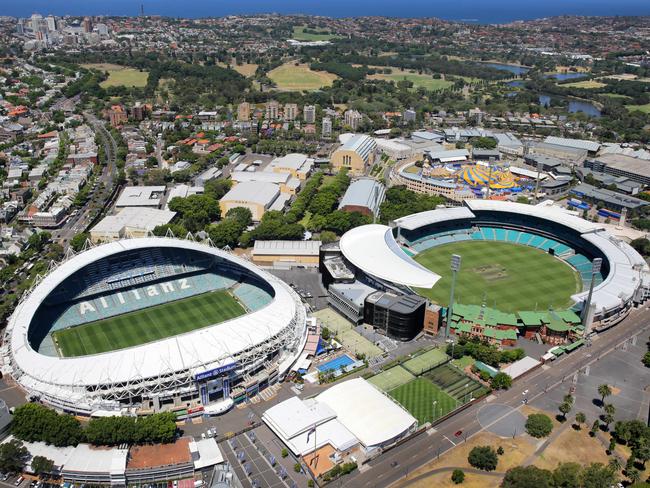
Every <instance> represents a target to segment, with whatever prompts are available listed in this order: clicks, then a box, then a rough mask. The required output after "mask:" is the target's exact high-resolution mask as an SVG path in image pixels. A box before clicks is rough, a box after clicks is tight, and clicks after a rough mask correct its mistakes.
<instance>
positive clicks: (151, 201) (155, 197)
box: [115, 186, 165, 208]
mask: <svg viewBox="0 0 650 488" xmlns="http://www.w3.org/2000/svg"><path fill="white" fill-rule="evenodd" d="M164 196H165V186H127V187H125V188H124V190H122V193H121V194H120V196H119V198H118V199H117V202H115V206H116V207H118V208H119V207H154V208H159V207H160V202H161V200H162V198H163V197H164Z"/></svg>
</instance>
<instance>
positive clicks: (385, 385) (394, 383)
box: [368, 366, 415, 391]
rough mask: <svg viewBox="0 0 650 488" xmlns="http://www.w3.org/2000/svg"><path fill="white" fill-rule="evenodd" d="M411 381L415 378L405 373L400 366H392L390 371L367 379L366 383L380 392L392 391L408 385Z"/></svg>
mask: <svg viewBox="0 0 650 488" xmlns="http://www.w3.org/2000/svg"><path fill="white" fill-rule="evenodd" d="M413 379H415V376H413V375H412V374H411V373H409V372H408V371H406V370H405V369H404V368H402V367H401V366H394V367H392V368H390V369H387V370H386V371H382V372H381V373H378V374H376V375H375V376H372V377H371V378H368V381H369V382H370V383H372V384H373V385H375V386H376V387H377V388H379V389H380V390H382V391H390V390H394V389H395V388H397V387H398V386H400V385H404V384H406V383H408V382H409V381H411V380H413Z"/></svg>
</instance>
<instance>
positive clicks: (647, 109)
mask: <svg viewBox="0 0 650 488" xmlns="http://www.w3.org/2000/svg"><path fill="white" fill-rule="evenodd" d="M625 107H626V108H627V109H628V110H629V111H630V112H634V111H635V110H640V111H641V112H643V113H644V114H650V103H646V104H645V105H626V106H625Z"/></svg>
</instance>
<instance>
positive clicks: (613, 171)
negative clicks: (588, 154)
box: [584, 154, 650, 185]
mask: <svg viewBox="0 0 650 488" xmlns="http://www.w3.org/2000/svg"><path fill="white" fill-rule="evenodd" d="M584 166H585V168H589V169H592V170H594V171H598V172H600V173H607V174H609V175H613V176H624V177H626V178H629V179H631V180H634V181H637V182H639V183H641V184H643V185H650V161H648V160H646V159H639V158H635V157H632V156H627V155H625V154H604V155H602V156H598V157H597V158H594V159H588V160H587V161H585V162H584Z"/></svg>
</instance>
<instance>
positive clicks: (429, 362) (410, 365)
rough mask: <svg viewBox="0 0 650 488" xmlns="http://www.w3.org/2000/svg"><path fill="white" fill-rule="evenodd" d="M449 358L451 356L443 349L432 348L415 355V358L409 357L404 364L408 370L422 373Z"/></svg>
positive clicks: (416, 373) (417, 373)
mask: <svg viewBox="0 0 650 488" xmlns="http://www.w3.org/2000/svg"><path fill="white" fill-rule="evenodd" d="M448 359H449V356H447V354H446V353H445V352H444V351H443V350H442V349H437V348H434V349H430V350H429V351H427V352H425V353H422V354H420V355H419V356H415V357H414V358H411V359H409V360H408V361H406V362H404V363H403V364H402V366H403V367H404V368H406V370H407V371H410V372H411V373H413V374H415V375H420V374H422V373H423V372H425V371H428V370H430V369H433V368H434V367H435V366H438V365H440V364H442V363H444V362H445V361H447V360H448Z"/></svg>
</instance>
